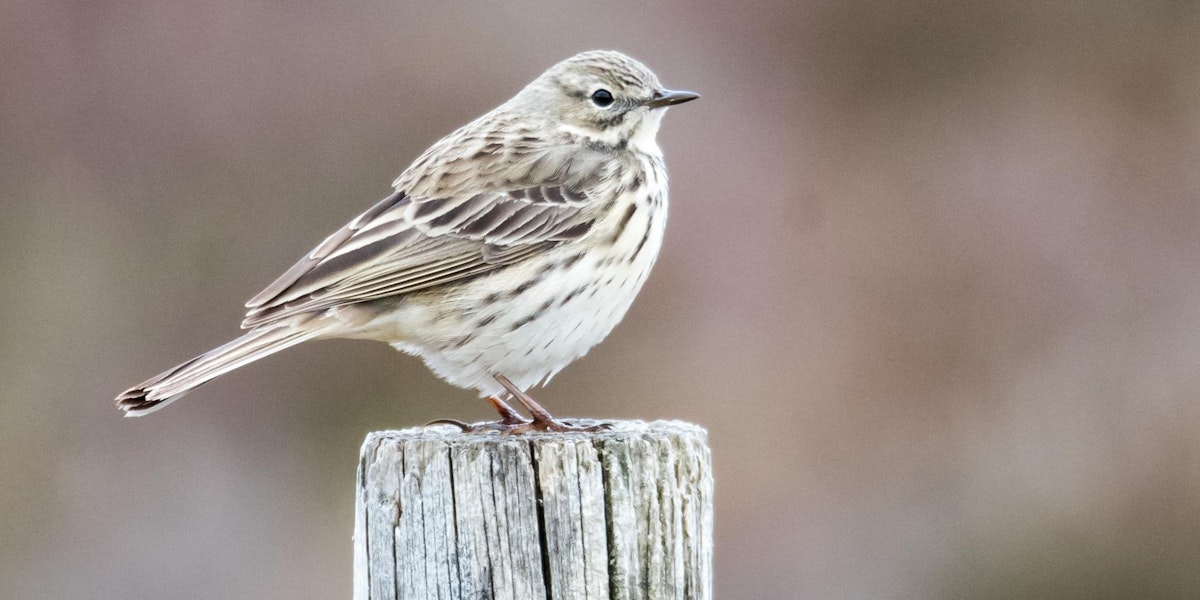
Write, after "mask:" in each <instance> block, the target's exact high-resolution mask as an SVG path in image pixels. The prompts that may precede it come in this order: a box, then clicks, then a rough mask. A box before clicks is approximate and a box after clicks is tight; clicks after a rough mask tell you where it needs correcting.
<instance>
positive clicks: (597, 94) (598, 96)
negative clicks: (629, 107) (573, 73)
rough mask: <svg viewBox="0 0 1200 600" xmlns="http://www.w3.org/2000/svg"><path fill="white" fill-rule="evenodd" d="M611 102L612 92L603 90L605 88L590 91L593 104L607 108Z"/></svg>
mask: <svg viewBox="0 0 1200 600" xmlns="http://www.w3.org/2000/svg"><path fill="white" fill-rule="evenodd" d="M612 103H613V95H612V92H610V91H608V90H605V89H599V90H596V91H594V92H592V104H595V105H596V106H599V107H600V108H608V107H610V106H612Z"/></svg>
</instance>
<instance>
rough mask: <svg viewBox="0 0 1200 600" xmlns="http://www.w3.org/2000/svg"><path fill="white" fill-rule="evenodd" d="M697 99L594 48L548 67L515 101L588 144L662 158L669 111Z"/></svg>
mask: <svg viewBox="0 0 1200 600" xmlns="http://www.w3.org/2000/svg"><path fill="white" fill-rule="evenodd" d="M699 97H700V95H699V94H697V93H695V92H684V91H672V90H667V89H664V88H663V87H662V86H661V85H660V84H659V82H658V77H656V76H655V75H654V73H652V72H651V71H650V69H647V68H646V66H645V65H643V64H642V63H640V62H638V61H636V60H634V59H632V58H629V57H628V56H625V55H624V54H621V53H620V52H613V51H609V50H596V51H591V52H584V53H581V54H576V55H575V56H572V57H571V58H568V59H567V60H564V61H562V62H560V63H558V64H556V65H554V66H553V67H550V68H549V69H548V70H547V71H546V72H545V73H543V74H542V75H541V76H540V77H538V78H537V79H536V80H534V82H533V83H531V84H529V86H528V87H526V88H525V89H524V90H522V91H521V93H520V94H518V95H517V97H516V98H514V101H517V102H519V103H521V104H522V105H525V106H526V107H527V108H529V109H533V110H536V111H537V112H540V113H542V114H545V115H546V116H547V117H548V118H549V119H550V120H551V122H552V124H553V125H554V126H555V127H557V128H558V130H559V131H560V132H562V133H564V134H567V135H569V136H571V137H573V138H579V139H581V140H582V141H584V142H585V143H588V144H593V145H597V146H600V147H613V148H631V149H633V150H637V151H641V152H646V153H650V154H659V153H660V151H659V148H658V144H657V143H656V142H655V139H654V138H655V134H657V133H658V125H659V121H660V119H662V115H663V113H665V112H666V109H667V107H668V106H672V105H675V104H681V103H683V102H687V101H689V100H695V99H696V98H699Z"/></svg>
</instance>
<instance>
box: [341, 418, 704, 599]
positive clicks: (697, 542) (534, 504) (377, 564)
mask: <svg viewBox="0 0 1200 600" xmlns="http://www.w3.org/2000/svg"><path fill="white" fill-rule="evenodd" d="M712 529H713V523H712V468H711V462H710V455H709V450H708V446H707V443H706V434H705V432H704V430H703V429H701V428H699V427H697V426H695V425H690V424H687V423H680V422H675V421H656V422H653V423H644V422H641V421H621V422H617V423H615V424H614V426H613V428H612V429H611V430H607V431H601V432H597V433H574V432H572V433H534V434H524V435H517V436H510V435H500V434H495V433H489V434H478V433H476V434H463V433H460V432H459V431H458V430H457V429H455V428H453V427H445V426H437V427H418V428H414V429H405V430H403V431H384V432H376V433H371V434H369V435H367V439H366V442H364V443H363V448H362V456H361V460H360V462H359V467H358V499H357V502H356V507H355V523H354V598H355V600H368V599H369V600H384V599H388V600H391V599H395V600H413V599H419V600H427V599H431V598H437V599H458V598H463V599H471V600H476V599H482V598H487V599H496V600H501V599H504V600H530V599H538V600H540V599H543V598H544V599H547V600H575V599H585V600H638V599H655V600H657V599H687V600H711V598H712Z"/></svg>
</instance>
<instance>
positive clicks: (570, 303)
mask: <svg viewBox="0 0 1200 600" xmlns="http://www.w3.org/2000/svg"><path fill="white" fill-rule="evenodd" d="M665 221H666V206H665V203H664V205H663V206H656V207H653V208H652V207H650V206H640V207H639V209H638V210H637V211H636V212H635V213H634V215H633V217H632V218H631V219H630V220H629V222H628V224H627V226H626V227H625V228H624V233H623V234H622V239H621V240H620V243H618V244H616V245H614V246H611V248H612V250H607V249H606V248H610V247H609V246H606V245H604V244H599V242H596V243H597V244H599V245H597V246H596V247H595V248H594V249H592V250H591V251H589V252H587V253H585V254H584V255H583V256H582V257H581V258H579V259H578V260H577V261H575V262H574V263H573V264H571V266H569V267H562V266H561V265H563V264H565V263H566V262H568V261H569V259H570V258H571V257H572V256H575V255H576V254H578V253H579V252H580V251H582V250H584V247H583V245H565V246H560V247H559V248H556V249H555V250H554V252H553V255H552V256H547V257H546V258H547V259H549V260H550V261H551V262H554V263H555V264H557V265H559V268H556V269H554V270H553V271H550V272H549V273H548V274H547V275H546V276H545V277H543V278H542V279H541V280H540V281H538V283H536V284H534V285H532V286H529V287H528V289H526V290H523V291H521V292H520V293H519V294H515V295H511V294H510V295H509V296H508V297H503V298H496V297H495V293H496V290H513V289H514V288H516V287H517V286H518V285H520V283H522V282H525V281H528V280H530V279H533V278H535V277H536V276H537V274H538V272H539V271H540V270H541V269H542V268H543V267H545V265H546V264H547V261H539V260H533V259H531V260H527V261H526V262H525V263H523V264H521V265H516V266H513V267H509V268H507V269H505V270H503V271H501V272H499V273H496V274H495V275H492V276H489V277H485V278H480V279H478V280H475V281H473V282H471V283H469V284H466V285H464V286H463V288H462V293H461V294H457V295H456V296H455V297H453V298H449V299H442V300H439V301H438V303H437V305H432V304H427V303H418V302H414V303H413V304H411V305H409V306H407V307H406V308H405V309H403V310H401V311H400V314H398V315H397V317H398V318H399V319H400V320H401V321H403V322H404V323H403V325H402V329H403V330H404V336H403V339H404V341H403V342H393V345H394V346H395V347H396V348H398V349H400V350H403V351H405V352H409V353H412V354H417V355H419V356H421V357H423V358H424V359H425V362H426V364H428V365H429V367H430V368H431V369H432V370H433V371H434V372H435V373H437V374H438V375H439V376H441V377H442V378H443V379H445V380H447V381H449V382H450V383H452V384H454V385H458V386H460V387H464V388H470V389H476V390H479V392H480V394H481V395H484V396H487V395H498V394H502V393H503V388H502V387H501V386H500V384H499V383H497V382H496V381H495V380H494V379H493V374H501V375H504V376H506V377H508V378H509V379H511V380H512V382H513V383H515V384H516V385H517V386H518V387H519V388H521V389H528V388H530V387H533V386H536V385H539V384H542V383H545V382H546V381H548V380H549V379H550V378H551V377H553V376H554V374H556V373H557V372H558V371H559V370H561V369H562V368H563V367H565V366H567V365H568V364H570V363H571V362H572V361H574V360H575V359H577V358H579V357H581V356H583V355H584V354H586V353H587V352H588V350H590V349H591V348H592V347H593V346H595V345H596V344H598V343H600V342H601V341H602V340H604V338H605V337H606V336H608V334H609V332H611V331H612V329H613V327H615V326H616V325H617V323H619V322H620V321H621V319H622V318H623V317H624V316H625V312H626V311H627V310H629V306H630V305H631V304H632V303H633V299H634V297H635V296H637V293H638V292H639V291H640V290H641V288H642V284H644V283H645V281H646V278H647V276H648V275H649V274H650V268H651V267H652V266H653V265H654V261H655V259H656V258H657V256H658V251H659V248H660V247H661V246H662V239H663V230H664V225H665ZM598 235H600V237H599V238H598V239H600V240H603V239H604V238H603V236H605V235H609V236H611V235H612V233H611V232H607V231H602V232H598ZM643 240H644V241H643ZM634 250H636V254H635V253H634Z"/></svg>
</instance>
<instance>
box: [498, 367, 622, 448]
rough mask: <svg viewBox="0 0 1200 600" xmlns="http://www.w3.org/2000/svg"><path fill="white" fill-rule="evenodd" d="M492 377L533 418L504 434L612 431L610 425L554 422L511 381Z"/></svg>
mask: <svg viewBox="0 0 1200 600" xmlns="http://www.w3.org/2000/svg"><path fill="white" fill-rule="evenodd" d="M493 377H494V378H495V379H496V381H497V382H499V383H500V385H502V386H504V389H506V390H508V393H509V394H510V395H511V396H512V397H513V398H515V399H516V401H517V402H520V403H521V406H524V407H525V410H526V411H527V412H528V413H529V416H531V417H533V420H532V421H530V422H528V423H521V424H520V425H515V426H513V427H512V428H510V429H506V430H504V433H510V434H518V433H525V432H527V431H604V430H607V429H612V424H611V423H600V424H597V425H589V426H581V425H574V424H571V423H568V422H565V421H556V420H554V417H552V416H551V415H550V412H549V411H547V410H546V409H544V408H542V405H541V404H538V403H537V401H535V400H534V399H533V398H530V397H529V394H526V393H525V392H524V390H522V389H521V388H518V387H517V386H516V385H515V384H514V383H513V382H512V380H510V379H509V378H507V377H505V376H503V375H493Z"/></svg>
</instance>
